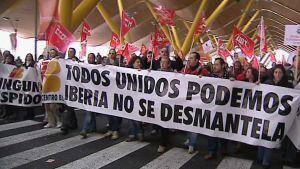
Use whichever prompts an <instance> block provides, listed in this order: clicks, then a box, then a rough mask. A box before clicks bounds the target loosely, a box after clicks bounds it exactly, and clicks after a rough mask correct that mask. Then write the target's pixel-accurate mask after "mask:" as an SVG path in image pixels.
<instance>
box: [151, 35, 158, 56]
mask: <svg viewBox="0 0 300 169" xmlns="http://www.w3.org/2000/svg"><path fill="white" fill-rule="evenodd" d="M155 37H156V36H155V33H152V34H151V35H150V45H149V51H152V52H153V55H154V58H157V57H158V56H159V49H158V48H159V47H158V46H157V42H156V38H155Z"/></svg>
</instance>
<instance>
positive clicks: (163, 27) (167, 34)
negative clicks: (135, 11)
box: [144, 0, 180, 52]
mask: <svg viewBox="0 0 300 169" xmlns="http://www.w3.org/2000/svg"><path fill="white" fill-rule="evenodd" d="M144 1H145V3H146V5H147V7H148V9H149V10H150V12H151V13H152V15H153V17H154V18H155V20H156V21H157V20H158V17H157V15H156V13H155V11H154V9H153V6H152V4H151V2H150V1H149V0H144ZM159 25H160V24H159ZM160 27H161V29H162V31H163V32H164V34H165V35H166V37H167V39H168V40H169V42H170V43H171V45H172V46H173V48H174V49H175V50H176V51H177V52H180V49H179V47H178V46H177V45H176V43H174V42H173V41H172V39H171V37H170V34H169V30H168V28H167V27H166V26H161V25H160Z"/></svg>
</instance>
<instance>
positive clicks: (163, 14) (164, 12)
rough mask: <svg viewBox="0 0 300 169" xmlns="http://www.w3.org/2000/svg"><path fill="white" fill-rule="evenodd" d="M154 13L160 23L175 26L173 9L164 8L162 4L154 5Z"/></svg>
mask: <svg viewBox="0 0 300 169" xmlns="http://www.w3.org/2000/svg"><path fill="white" fill-rule="evenodd" d="M155 10H156V14H157V16H158V21H159V23H160V24H161V25H169V26H175V23H174V18H175V11H174V10H171V9H166V8H164V7H162V6H158V7H155Z"/></svg>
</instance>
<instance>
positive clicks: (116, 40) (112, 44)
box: [109, 33, 121, 49]
mask: <svg viewBox="0 0 300 169" xmlns="http://www.w3.org/2000/svg"><path fill="white" fill-rule="evenodd" d="M120 44H121V41H120V38H119V36H118V35H117V34H116V33H113V34H112V35H111V39H110V43H109V46H110V47H111V48H113V49H115V48H116V47H117V46H119V45H120Z"/></svg>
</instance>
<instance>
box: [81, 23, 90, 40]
mask: <svg viewBox="0 0 300 169" xmlns="http://www.w3.org/2000/svg"><path fill="white" fill-rule="evenodd" d="M91 30H92V29H91V26H90V25H89V24H88V23H87V22H85V21H84V22H83V24H82V29H81V42H83V41H85V40H86V39H87V36H91Z"/></svg>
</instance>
